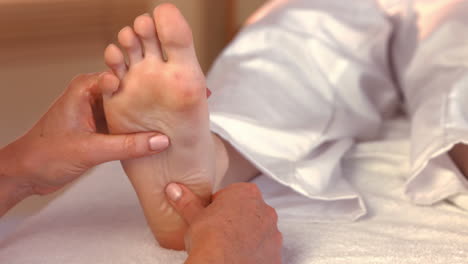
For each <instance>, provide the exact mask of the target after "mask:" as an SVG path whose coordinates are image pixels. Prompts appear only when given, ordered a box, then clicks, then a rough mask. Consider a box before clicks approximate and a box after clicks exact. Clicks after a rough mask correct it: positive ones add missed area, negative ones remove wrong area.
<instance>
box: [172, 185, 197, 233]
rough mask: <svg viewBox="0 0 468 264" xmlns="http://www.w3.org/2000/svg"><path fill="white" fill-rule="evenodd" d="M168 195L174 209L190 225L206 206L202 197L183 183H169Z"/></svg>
mask: <svg viewBox="0 0 468 264" xmlns="http://www.w3.org/2000/svg"><path fill="white" fill-rule="evenodd" d="M166 196H167V198H168V200H169V202H170V203H171V205H172V206H173V207H174V209H175V210H176V211H177V212H178V213H179V214H180V215H181V216H182V218H184V219H185V221H186V222H187V224H189V225H191V224H192V223H193V222H194V220H195V218H196V216H197V215H198V214H199V213H200V212H201V211H202V210H203V209H204V208H205V207H204V206H203V203H202V201H201V200H200V198H198V196H196V195H195V194H194V193H193V192H192V191H190V190H189V189H188V188H187V187H185V186H183V185H181V184H177V183H170V184H168V185H167V187H166Z"/></svg>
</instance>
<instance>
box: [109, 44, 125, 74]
mask: <svg viewBox="0 0 468 264" xmlns="http://www.w3.org/2000/svg"><path fill="white" fill-rule="evenodd" d="M104 60H105V62H106V65H107V66H108V67H109V68H110V69H111V70H112V71H113V72H114V74H115V75H116V76H117V77H119V78H120V79H123V77H124V76H125V74H126V73H127V65H126V64H125V58H124V55H123V53H122V51H121V50H120V49H119V48H118V47H117V46H116V45H114V44H110V45H109V46H107V48H106V51H105V52H104Z"/></svg>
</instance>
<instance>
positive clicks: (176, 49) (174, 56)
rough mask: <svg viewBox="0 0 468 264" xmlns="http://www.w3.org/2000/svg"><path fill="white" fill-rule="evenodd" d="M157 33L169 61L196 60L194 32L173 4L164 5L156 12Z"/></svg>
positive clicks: (157, 8)
mask: <svg viewBox="0 0 468 264" xmlns="http://www.w3.org/2000/svg"><path fill="white" fill-rule="evenodd" d="M154 20H155V24H156V31H157V32H158V37H159V40H160V42H161V45H162V49H163V50H164V52H165V53H166V56H167V60H168V61H169V62H170V61H171V60H175V61H180V60H182V61H186V60H187V59H190V60H193V59H195V60H196V54H195V48H194V45H193V37H192V30H191V29H190V26H189V25H188V23H187V21H186V20H185V18H184V17H183V16H182V14H181V13H180V11H179V10H178V9H177V7H175V6H174V5H173V4H168V3H166V4H162V5H159V6H158V7H156V8H155V10H154Z"/></svg>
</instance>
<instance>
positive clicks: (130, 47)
mask: <svg viewBox="0 0 468 264" xmlns="http://www.w3.org/2000/svg"><path fill="white" fill-rule="evenodd" d="M118 38H119V43H120V45H122V47H124V48H125V50H126V51H127V54H128V59H129V60H130V67H131V65H132V64H135V63H138V62H140V61H141V60H142V59H143V50H142V48H141V44H140V40H139V39H138V37H137V35H136V34H135V31H133V29H132V28H131V27H125V28H123V29H122V30H121V31H120V32H119V36H118Z"/></svg>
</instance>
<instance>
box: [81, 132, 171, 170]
mask: <svg viewBox="0 0 468 264" xmlns="http://www.w3.org/2000/svg"><path fill="white" fill-rule="evenodd" d="M87 145H88V148H89V149H88V151H87V153H89V154H88V155H87V157H88V158H89V159H90V163H91V164H92V165H98V164H101V163H105V162H108V161H114V160H127V159H133V158H140V157H144V156H149V155H154V154H157V153H159V152H162V151H164V150H166V149H167V148H168V147H169V145H170V142H169V138H168V137H167V136H165V135H162V134H158V133H154V132H150V133H136V134H125V135H104V134H96V135H93V136H92V137H91V138H90V139H89V142H88V144H87Z"/></svg>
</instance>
